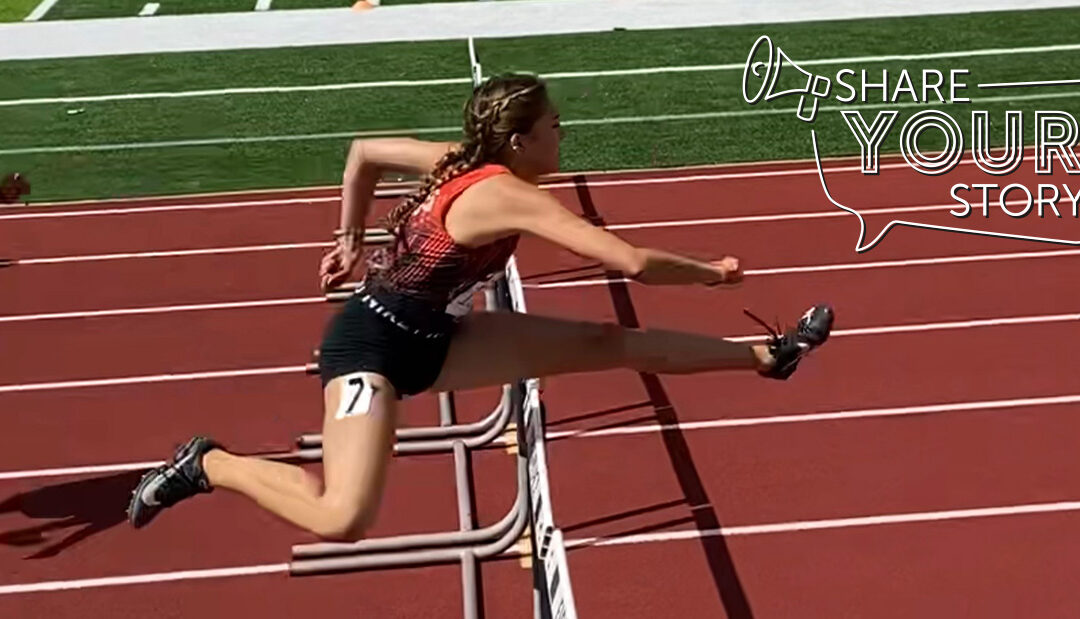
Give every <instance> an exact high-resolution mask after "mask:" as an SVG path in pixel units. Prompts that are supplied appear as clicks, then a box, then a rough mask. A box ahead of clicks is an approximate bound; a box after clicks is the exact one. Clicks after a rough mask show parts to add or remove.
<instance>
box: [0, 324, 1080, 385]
mask: <svg viewBox="0 0 1080 619" xmlns="http://www.w3.org/2000/svg"><path fill="white" fill-rule="evenodd" d="M1072 321H1080V314H1046V315H1039V316H1015V317H1005V318H985V319H979V320H958V321H950V322H931V323H915V324H907V325H890V326H882V327H861V328H854V329H837V330H834V331H833V332H832V333H831V335H830V337H833V338H836V337H845V336H849V335H887V334H893V333H919V332H925V331H946V330H960V329H974V328H980V327H1000V326H1010V325H1029V324H1044V323H1055V322H1072ZM724 339H727V340H729V341H732V342H755V341H764V340H765V339H766V336H764V335H742V336H737V337H725V338H724ZM305 370H306V367H305V366H303V365H294V366H281V367H269V368H250V369H239V370H214V371H205V372H190V373H186V374H154V375H148V376H128V377H123V378H99V379H90V380H72V381H60V382H49V383H23V384H10V385H0V394H2V393H12V392H23V391H46V390H54V389H74V388H82V387H102V386H115V385H131V384H145V383H160V382H174V381H188V380H202V379H207V378H234V377H241V376H262V375H267V374H288V373H300V372H304V371H305Z"/></svg>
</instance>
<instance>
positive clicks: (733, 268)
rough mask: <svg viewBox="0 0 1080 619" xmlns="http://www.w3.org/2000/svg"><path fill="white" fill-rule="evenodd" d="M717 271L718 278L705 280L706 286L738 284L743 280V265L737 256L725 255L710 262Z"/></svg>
mask: <svg viewBox="0 0 1080 619" xmlns="http://www.w3.org/2000/svg"><path fill="white" fill-rule="evenodd" d="M709 264H710V265H711V266H712V267H713V268H714V269H716V271H717V275H718V277H717V279H715V280H712V281H708V282H705V285H706V286H720V285H724V284H738V283H739V282H741V281H742V280H743V272H742V266H740V264H739V259H738V258H736V257H735V256H724V257H723V258H721V259H720V260H714V261H712V262H710V263H709Z"/></svg>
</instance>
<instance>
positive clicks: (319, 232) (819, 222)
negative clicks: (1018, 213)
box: [0, 163, 1080, 618]
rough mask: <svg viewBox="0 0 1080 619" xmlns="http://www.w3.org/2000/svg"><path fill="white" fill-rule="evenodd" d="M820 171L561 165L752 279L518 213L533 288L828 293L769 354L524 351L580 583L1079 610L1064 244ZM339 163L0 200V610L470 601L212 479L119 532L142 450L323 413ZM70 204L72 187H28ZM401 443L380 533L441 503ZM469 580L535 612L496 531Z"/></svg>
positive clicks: (622, 304) (484, 482) (724, 310)
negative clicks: (296, 571)
mask: <svg viewBox="0 0 1080 619" xmlns="http://www.w3.org/2000/svg"><path fill="white" fill-rule="evenodd" d="M833 166H834V167H838V168H844V167H845V166H844V165H843V164H842V163H836V164H833ZM846 167H850V166H846ZM810 169H811V168H807V165H806V164H805V163H794V164H791V163H784V164H771V165H760V166H742V167H724V168H718V169H714V170H710V169H696V170H677V171H671V172H652V173H650V172H636V173H633V174H622V175H584V176H580V177H579V176H571V177H567V178H563V179H558V180H557V181H556V182H555V183H553V184H552V186H551V187H550V190H551V191H552V192H553V194H554V195H556V196H557V197H558V198H560V199H561V200H562V201H563V202H564V203H565V204H566V205H567V206H568V207H569V208H571V209H572V210H574V211H576V212H583V211H584V212H586V213H587V212H588V210H590V209H592V210H595V214H594V216H597V215H598V216H599V217H600V218H601V219H602V220H603V222H604V223H605V224H606V225H608V226H609V227H611V228H612V229H613V230H615V231H616V232H617V233H618V234H620V236H623V237H624V238H627V239H629V240H631V241H632V242H635V243H639V244H648V245H652V246H657V247H663V248H667V249H674V250H677V251H684V252H687V253H692V254H694V255H698V256H701V257H719V256H721V255H724V254H727V253H731V254H735V255H738V256H740V257H741V258H743V260H744V263H745V264H746V268H747V270H748V277H747V280H746V282H744V283H743V285H741V286H739V287H737V288H734V289H704V288H690V287H672V288H656V287H646V286H642V285H639V284H621V283H620V282H619V281H618V277H617V276H616V277H613V278H609V277H608V276H607V275H606V274H605V273H604V271H603V270H602V269H601V268H600V267H599V265H596V264H589V263H587V262H584V261H582V260H580V259H579V258H577V257H575V256H573V255H570V254H569V253H567V252H562V251H559V250H555V249H553V248H551V247H547V246H544V245H542V244H540V243H539V242H536V241H534V240H531V239H526V241H525V242H523V243H522V246H521V249H520V251H519V254H518V260H519V264H520V266H521V269H522V273H523V276H524V280H525V286H526V290H527V294H528V295H529V296H528V303H529V308H530V311H531V312H532V313H538V314H550V315H556V316H563V317H568V318H584V319H595V320H608V321H618V320H623V321H624V322H625V321H626V320H628V318H633V319H636V321H637V322H638V323H640V324H641V325H642V326H644V327H647V328H667V329H682V330H689V331H699V332H704V333H708V334H711V335H717V336H725V337H732V338H734V339H737V340H740V341H758V340H760V337H761V336H760V335H758V334H756V333H755V332H754V331H755V325H754V324H753V323H751V322H749V321H747V320H746V319H745V317H744V316H743V315H742V308H744V307H749V308H751V309H753V310H754V311H755V312H757V313H759V314H761V315H763V316H764V317H766V318H767V319H770V320H771V319H773V318H774V317H775V318H776V319H777V320H778V321H779V322H780V323H781V324H790V323H792V322H793V321H794V320H796V319H797V317H798V316H799V315H800V314H801V312H802V310H803V309H805V307H806V306H807V305H809V304H811V303H815V302H820V301H828V302H831V303H834V304H835V306H836V308H837V312H838V317H839V318H838V323H837V326H836V332H835V333H836V337H835V338H834V339H833V340H832V341H830V342H829V343H828V344H827V345H826V346H825V347H824V348H822V349H821V350H820V351H818V352H817V353H815V354H814V355H813V356H811V357H810V358H809V359H808V360H807V361H806V362H805V364H804V367H802V368H800V370H799V372H797V373H796V375H795V376H794V377H793V378H792V380H791V381H789V382H786V383H776V382H770V381H763V380H761V379H759V378H758V377H756V376H753V375H752V374H749V373H711V374H705V375H697V376H677V377H674V376H663V377H659V378H652V377H641V376H638V375H637V374H634V373H632V372H626V371H612V372H602V373H597V374H591V375H580V376H567V377H555V378H550V379H548V380H547V381H546V382H545V390H544V398H545V402H546V404H547V409H548V415H549V432H548V434H549V440H550V447H549V452H550V453H549V458H550V466H551V469H552V470H551V475H552V479H551V483H552V491H553V493H554V496H553V500H554V501H555V503H556V504H557V505H558V510H559V514H558V515H559V519H560V521H561V523H562V524H563V526H564V528H565V530H566V535H567V539H568V544H569V546H570V548H571V551H570V555H569V556H570V568H571V573H572V577H573V579H574V590H575V595H576V597H577V602H578V608H579V613H580V614H581V616H583V617H619V618H622V617H657V616H676V615H679V616H695V617H696V616H710V617H712V616H725V614H726V615H727V616H737V613H736V612H735V610H736V609H738V608H749V609H751V615H750V616H754V617H775V616H792V614H791V613H792V612H793V610H792V609H798V612H797V614H798V616H800V617H809V618H817V617H822V618H824V617H829V618H832V617H837V616H845V615H847V616H850V615H853V614H854V615H859V616H943V615H945V616H960V615H963V614H964V613H965V612H969V611H970V612H974V613H975V614H976V615H977V616H979V617H1014V616H1017V613H1018V612H1019V611H1018V609H1021V608H1022V610H1023V615H1024V616H1038V617H1059V616H1060V617H1065V616H1075V615H1077V614H1078V613H1080V603H1077V602H1076V601H1075V599H1074V597H1075V596H1073V595H1072V594H1071V591H1072V587H1071V585H1070V583H1068V582H1067V578H1063V577H1062V576H1061V575H1062V574H1070V573H1075V571H1076V569H1077V568H1078V567H1080V565H1078V560H1077V559H1076V558H1075V557H1077V556H1080V554H1078V553H1077V552H1076V551H1077V550H1080V547H1078V543H1077V542H1075V541H1073V540H1076V539H1077V537H1076V536H1075V535H1073V534H1072V532H1073V531H1074V530H1075V528H1076V526H1077V525H1080V514H1077V510H1078V509H1080V508H1078V501H1080V490H1078V489H1077V488H1078V486H1077V480H1078V479H1080V462H1078V461H1077V459H1076V458H1075V453H1076V449H1075V447H1076V441H1075V438H1074V437H1075V436H1076V435H1077V434H1078V430H1080V417H1078V416H1077V413H1078V406H1080V395H1078V394H1077V393H1076V391H1077V390H1076V384H1075V380H1074V377H1073V371H1072V368H1071V364H1070V363H1068V362H1067V360H1066V359H1065V358H1064V357H1063V356H1062V355H1063V353H1062V352H1061V350H1062V347H1063V346H1064V347H1065V348H1067V344H1066V343H1067V342H1068V341H1071V340H1072V339H1073V338H1075V337H1077V336H1080V292H1074V291H1072V287H1069V286H1067V285H1063V282H1066V281H1069V275H1070V274H1071V272H1072V270H1073V269H1075V265H1076V263H1077V262H1076V261H1077V258H1078V257H1080V253H1077V252H1076V251H1075V250H1072V249H1066V248H1060V247H1053V246H1045V245H1033V244H1030V243H1023V242H1018V241H1009V240H1000V239H989V238H987V239H981V238H966V237H960V236H954V235H949V234H945V233H934V232H926V231H917V230H897V231H894V232H891V233H890V234H889V236H888V237H887V238H886V240H885V241H884V242H883V243H882V245H881V246H880V247H878V248H876V249H875V250H873V251H872V252H869V253H867V254H862V255H856V254H855V252H854V251H853V248H854V242H855V237H856V235H857V232H858V224H857V222H856V221H855V219H854V217H851V216H847V215H846V214H844V213H839V212H837V213H833V211H832V210H831V208H832V207H831V206H830V205H828V203H827V202H826V201H825V200H824V198H823V197H821V196H820V189H819V187H818V186H817V185H816V183H817V179H816V177H815V176H814V175H813V174H812V173H808V172H807V170H810ZM829 174H830V175H831V176H830V188H831V189H832V190H833V191H834V193H836V194H841V195H843V199H850V200H852V201H856V200H861V202H860V204H864V205H866V206H867V207H874V208H879V209H882V211H883V212H881V213H879V214H877V215H874V214H871V215H870V216H868V217H867V222H868V225H869V226H878V227H880V226H883V225H884V224H885V223H887V222H888V221H889V219H891V218H893V217H897V216H901V215H902V216H903V217H905V218H916V217H920V218H922V217H925V218H926V221H935V222H942V221H947V220H948V219H950V218H952V216H951V215H949V214H948V208H949V206H948V205H943V203H942V196H946V195H947V191H943V190H942V187H943V186H946V185H945V184H944V183H940V184H939V183H936V182H935V181H927V180H926V179H922V182H920V183H913V182H911V180H912V175H913V174H914V173H912V172H910V171H909V170H905V169H903V168H902V167H899V166H896V167H892V168H888V169H884V170H883V172H882V174H881V176H880V178H875V179H873V182H868V181H867V180H865V179H862V178H861V175H859V174H857V173H855V172H854V171H851V170H844V169H839V170H832V171H831V172H829ZM631 181H632V182H631ZM1017 182H1022V181H1017ZM1045 182H1049V181H1045ZM334 192H335V190H334V189H333V188H326V189H319V190H305V191H300V192H297V193H296V194H295V195H293V196H290V195H289V194H282V193H273V194H265V193H264V194H258V195H252V196H243V195H235V194H231V195H224V196H216V197H215V196H206V197H199V196H188V197H184V198H177V199H172V200H170V199H155V200H150V201H146V202H144V203H140V202H139V201H124V202H122V203H105V204H100V205H95V204H79V205H49V206H46V207H41V208H37V209H33V208H30V209H26V208H20V209H12V210H10V211H0V217H8V216H10V215H18V216H19V217H9V219H8V220H5V221H4V225H3V228H2V229H0V245H2V246H4V247H8V248H10V249H9V253H10V254H11V257H14V258H25V259H26V261H27V262H26V263H25V264H17V265H15V266H13V267H10V268H6V269H0V285H2V286H4V287H5V288H6V289H8V290H11V291H13V292H14V294H12V295H4V298H3V299H2V300H0V339H2V341H3V342H4V347H5V352H6V354H5V355H4V356H3V358H2V360H0V415H3V417H4V421H5V430H6V431H5V433H4V435H3V438H2V439H0V441H2V443H0V447H3V453H4V454H5V459H4V463H3V465H2V466H0V505H3V507H4V509H3V510H0V541H2V542H3V544H2V545H0V565H2V570H0V574H2V576H0V615H3V616H49V617H59V618H63V617H80V618H81V617H86V616H88V612H89V614H90V615H93V613H94V612H96V611H94V610H92V609H101V608H108V609H109V614H108V616H110V617H135V616H147V615H152V616H185V617H186V616H223V615H222V614H221V611H222V608H223V607H225V606H228V607H230V608H237V609H239V608H243V613H244V614H251V613H258V614H260V615H262V616H265V617H272V618H273V617H282V618H284V617H293V616H296V615H298V614H300V613H303V612H309V611H306V610H303V609H304V608H310V606H311V605H312V604H320V606H319V608H320V611H319V612H320V614H321V615H324V616H327V617H338V616H340V617H345V616H349V617H353V616H356V614H357V612H360V613H361V614H363V615H365V616H375V617H383V616H386V617H390V616H455V614H456V613H458V612H459V595H460V592H459V587H460V585H459V575H458V573H457V571H456V569H455V568H453V567H446V568H438V567H436V568H424V569H410V570H394V571H388V572H379V573H359V574H346V575H340V576H329V577H320V578H312V579H301V578H289V577H288V576H286V575H285V574H286V573H287V569H286V567H285V564H284V563H283V561H286V560H287V558H288V548H289V546H290V545H291V544H294V543H298V542H302V541H307V540H309V539H310V538H309V537H307V536H305V535H303V534H300V533H298V532H296V531H295V530H293V529H292V528H290V527H289V526H287V525H285V524H283V523H282V522H280V521H278V520H276V519H275V518H273V517H271V516H269V515H267V514H265V513H263V512H262V511H260V510H258V509H257V508H255V507H253V506H252V505H250V504H249V503H248V502H247V501H246V500H244V499H242V498H239V497H236V496H231V495H229V494H228V493H226V492H217V493H215V494H214V495H212V496H210V497H199V498H198V499H197V500H194V501H191V502H190V503H188V504H185V505H183V506H181V507H178V508H176V509H174V510H171V511H170V512H168V513H166V514H164V515H163V516H162V517H161V518H160V519H159V520H158V521H156V522H155V523H154V525H153V526H151V527H149V528H147V529H145V530H142V531H139V532H135V531H132V530H130V529H129V528H128V527H127V525H126V524H125V523H123V522H122V519H123V507H124V505H125V503H126V497H127V493H128V492H129V491H130V488H131V485H132V484H133V482H134V480H135V479H137V477H138V475H139V474H140V472H141V470H143V469H144V468H145V467H148V466H153V465H154V464H156V463H157V462H159V461H160V460H161V459H162V458H164V457H166V456H167V455H168V453H169V452H170V451H171V449H172V448H173V446H175V445H176V444H177V443H179V442H181V441H183V440H185V439H186V438H187V437H188V436H189V435H191V434H193V433H202V432H206V433H210V434H213V435H215V436H219V437H220V438H221V439H222V440H224V441H225V442H226V444H227V445H229V446H230V447H233V448H235V449H237V450H240V451H244V452H248V453H269V452H275V451H281V450H286V449H288V448H289V447H290V446H291V441H292V439H293V438H294V437H295V436H296V435H297V434H299V433H301V432H306V431H312V430H317V429H318V425H319V419H320V416H321V412H320V402H321V399H320V394H319V387H318V381H317V379H315V378H313V377H311V376H308V375H306V374H305V373H304V371H303V370H304V364H305V363H306V362H307V361H309V360H310V356H311V351H312V348H314V347H315V346H316V345H317V342H318V339H319V337H320V336H321V331H322V328H323V326H324V324H325V320H326V318H328V317H329V316H330V315H331V312H333V311H334V310H335V308H336V306H335V305H333V304H330V303H324V302H323V300H322V298H321V295H320V294H319V291H318V289H317V286H316V280H315V271H316V266H317V261H318V258H319V256H320V255H321V253H322V252H323V251H325V247H326V243H325V242H324V241H321V240H319V239H325V238H328V234H329V232H330V230H332V229H333V227H334V225H335V223H336V221H335V220H336V217H337V211H336V209H337V202H336V201H335V200H336V198H335V195H334ZM584 200H588V204H587V205H585V204H584V203H583V201H584ZM392 203H393V202H392V200H391V199H389V198H387V199H381V200H379V201H378V202H377V209H378V210H379V211H380V212H382V210H383V209H385V208H387V207H389V206H390V205H391V204H392ZM190 205H197V208H196V207H191V206H190ZM225 205H230V206H225ZM217 207H220V208H217ZM915 207H918V208H919V209H920V210H911V209H912V208H915ZM899 209H907V210H904V211H900V210H899ZM106 211H107V212H106ZM63 212H70V213H76V212H82V213H84V214H83V215H81V216H66V217H65V216H49V217H45V216H34V215H35V214H39V213H40V214H44V213H49V214H53V215H55V214H59V213H63ZM91 212H97V213H98V214H95V215H89V214H85V213H91ZM658 213H662V216H661V215H658ZM1009 225H1012V226H1013V227H1014V228H1015V229H1016V230H1017V231H1019V232H1022V233H1045V232H1047V231H1050V230H1053V229H1054V228H1055V226H1056V227H1058V228H1060V227H1061V226H1062V225H1064V224H1063V223H1062V222H1058V221H1051V220H1041V221H1035V220H1032V221H1023V220H1018V221H1015V222H1010V224H1009ZM181 239H182V241H181ZM35 261H36V262H35ZM494 400H495V391H494V390H490V389H486V390H477V391H475V392H469V393H464V394H461V397H460V398H459V404H458V410H459V414H460V415H461V417H462V420H463V421H471V420H474V419H478V418H479V417H481V416H483V415H484V414H486V413H487V412H488V411H489V410H490V406H491V405H492V403H493V402H494ZM404 411H405V412H404V413H403V415H402V418H403V421H404V423H406V424H407V425H428V424H430V423H432V422H433V421H434V418H435V411H436V408H435V406H434V400H433V398H430V397H427V396H424V397H420V398H416V399H414V400H410V401H407V402H406V403H405V409H404ZM474 458H475V461H474V468H475V474H476V478H477V481H476V488H477V491H478V498H477V502H478V505H477V514H478V517H479V521H480V522H481V524H484V523H490V522H493V521H494V520H496V519H498V517H499V516H501V515H502V513H503V512H504V511H505V509H506V506H507V505H508V504H509V502H510V501H511V500H512V498H513V469H512V460H511V459H510V458H509V457H507V454H506V445H505V444H504V442H503V441H498V442H496V444H495V445H494V446H493V447H491V448H489V449H484V450H480V451H477V452H476V453H475V456H474ZM391 471H392V472H391V478H390V481H389V484H388V490H387V497H386V499H385V503H384V505H383V511H382V514H381V517H380V520H379V523H378V524H377V528H376V530H375V531H373V532H372V533H373V535H377V536H382V535H389V534H397V533H406V532H420V531H434V530H440V529H453V528H456V527H457V521H456V508H455V498H454V491H453V485H452V473H453V471H452V463H451V461H450V459H449V458H446V457H443V456H419V457H417V456H409V457H402V458H397V459H396V460H395V462H394V465H393V466H392V467H391ZM710 523H711V524H710ZM808 565H812V566H813V569H807V568H806V566H808ZM483 578H484V605H485V611H486V613H487V616H489V617H504V616H528V614H529V613H531V612H532V596H531V574H530V572H529V571H528V570H525V569H522V567H521V565H520V563H519V561H518V558H517V557H516V556H513V553H510V554H509V555H508V556H506V557H504V558H502V559H500V560H497V561H493V562H490V563H488V564H486V565H485V567H484V570H483ZM838 583H840V584H838ZM943 609H944V610H943ZM957 609H963V610H957ZM236 612H239V611H236ZM99 616H103V615H99ZM743 616H746V615H743ZM969 616H970V613H969Z"/></svg>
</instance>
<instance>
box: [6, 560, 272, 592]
mask: <svg viewBox="0 0 1080 619" xmlns="http://www.w3.org/2000/svg"><path fill="white" fill-rule="evenodd" d="M288 571H289V564H288V563H271V564H265V565H245V566H242V567H223V568H214V569H205V570H184V571H178V572H157V573H155V574H134V575H132V576H110V577H106V578H84V579H81V580H50V581H44V582H35V583H27V584H24V585H4V586H2V587H0V595H12V594H17V593H39V592H42V591H66V590H70V589H90V588H96V587H115V586H119V585H143V584H148V583H156V582H172V581H177V580H197V579H202V578H230V577H234V576H258V575H260V574H280V573H284V572H288Z"/></svg>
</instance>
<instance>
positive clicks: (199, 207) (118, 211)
mask: <svg viewBox="0 0 1080 619" xmlns="http://www.w3.org/2000/svg"><path fill="white" fill-rule="evenodd" d="M314 202H334V203H337V202H341V198H339V197H334V198H278V199H273V200H247V201H240V202H214V203H206V204H170V205H166V206H134V207H127V208H106V209H90V210H84V211H49V212H41V213H12V214H7V215H0V221H15V220H24V219H58V218H62V217H94V216H101V215H130V214H133V213H165V212H169V211H213V210H218V209H228V208H242V207H245V206H289V205H292V204H306V205H310V204H312V203H314Z"/></svg>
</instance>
